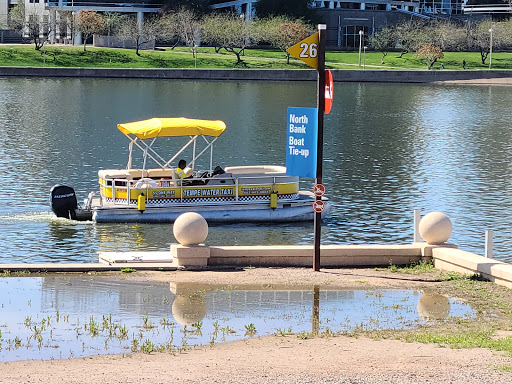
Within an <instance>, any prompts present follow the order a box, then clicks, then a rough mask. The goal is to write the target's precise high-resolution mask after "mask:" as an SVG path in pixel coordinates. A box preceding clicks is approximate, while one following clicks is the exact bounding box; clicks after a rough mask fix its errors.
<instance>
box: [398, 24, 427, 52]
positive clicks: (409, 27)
mask: <svg viewBox="0 0 512 384" xmlns="http://www.w3.org/2000/svg"><path fill="white" fill-rule="evenodd" d="M423 29H424V24H423V23H421V22H415V21H407V22H403V23H400V24H398V25H397V26H396V28H395V34H396V40H397V45H398V47H399V48H400V56H399V57H400V58H402V57H403V55H405V54H406V53H409V52H411V51H415V50H416V48H417V47H419V46H421V45H424V44H427V43H429V41H425V40H426V39H425V38H426V36H425V34H422V33H421V31H422V30H423Z"/></svg>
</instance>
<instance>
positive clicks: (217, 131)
mask: <svg viewBox="0 0 512 384" xmlns="http://www.w3.org/2000/svg"><path fill="white" fill-rule="evenodd" d="M117 128H119V130H120V131H121V132H123V133H124V134H126V135H129V134H132V135H135V136H137V137H138V138H139V139H152V138H154V137H176V136H196V135H204V136H214V137H219V136H220V135H221V134H222V132H224V130H225V129H226V124H225V123H224V122H223V121H220V120H198V119H187V118H185V117H176V118H162V119H159V118H153V119H148V120H142V121H136V122H133V123H123V124H118V125H117Z"/></svg>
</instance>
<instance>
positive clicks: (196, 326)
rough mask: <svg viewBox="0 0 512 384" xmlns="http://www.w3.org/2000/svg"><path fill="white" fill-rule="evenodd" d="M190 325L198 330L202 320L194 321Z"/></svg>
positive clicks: (201, 325)
mask: <svg viewBox="0 0 512 384" xmlns="http://www.w3.org/2000/svg"><path fill="white" fill-rule="evenodd" d="M192 327H194V328H195V329H197V330H198V331H199V330H200V329H201V328H202V327H203V322H202V321H198V322H195V323H194V324H192Z"/></svg>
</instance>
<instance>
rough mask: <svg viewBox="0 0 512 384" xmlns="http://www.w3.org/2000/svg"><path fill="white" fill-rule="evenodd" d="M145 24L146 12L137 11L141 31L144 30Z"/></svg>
mask: <svg viewBox="0 0 512 384" xmlns="http://www.w3.org/2000/svg"><path fill="white" fill-rule="evenodd" d="M143 24H144V12H137V26H138V27H139V31H141V30H142V25H143Z"/></svg>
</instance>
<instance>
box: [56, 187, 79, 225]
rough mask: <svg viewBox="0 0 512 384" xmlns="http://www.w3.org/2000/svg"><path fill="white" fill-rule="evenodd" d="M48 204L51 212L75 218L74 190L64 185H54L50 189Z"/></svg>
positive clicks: (58, 215)
mask: <svg viewBox="0 0 512 384" xmlns="http://www.w3.org/2000/svg"><path fill="white" fill-rule="evenodd" d="M50 194H51V195H50V204H51V207H52V211H53V213H55V215H56V216H57V217H64V218H66V219H72V220H76V209H77V208H78V203H77V201H76V195H75V190H74V189H73V188H71V187H68V186H66V185H60V184H57V185H54V186H53V188H52V189H51V191H50Z"/></svg>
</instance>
